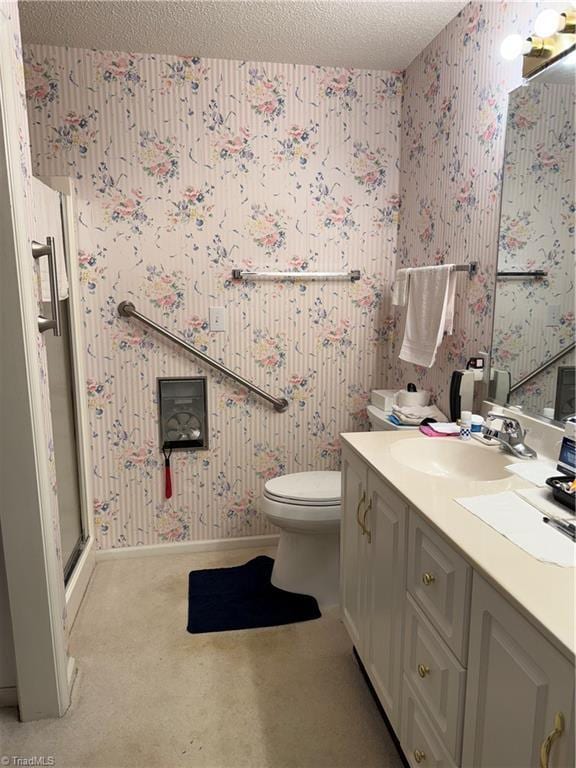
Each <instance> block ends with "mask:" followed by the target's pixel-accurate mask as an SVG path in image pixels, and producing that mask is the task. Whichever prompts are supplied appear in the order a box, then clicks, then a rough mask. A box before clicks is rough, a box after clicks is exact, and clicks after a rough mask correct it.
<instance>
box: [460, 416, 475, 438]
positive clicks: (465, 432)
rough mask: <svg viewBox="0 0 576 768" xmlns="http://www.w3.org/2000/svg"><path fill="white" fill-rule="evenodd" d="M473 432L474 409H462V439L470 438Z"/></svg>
mask: <svg viewBox="0 0 576 768" xmlns="http://www.w3.org/2000/svg"><path fill="white" fill-rule="evenodd" d="M471 432H472V411H462V413H461V414H460V440H470V433H471Z"/></svg>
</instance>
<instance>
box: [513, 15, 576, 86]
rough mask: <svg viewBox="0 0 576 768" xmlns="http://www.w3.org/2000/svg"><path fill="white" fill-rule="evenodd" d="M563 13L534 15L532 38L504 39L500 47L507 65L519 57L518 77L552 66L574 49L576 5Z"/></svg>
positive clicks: (529, 75) (514, 37) (533, 73)
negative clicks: (519, 70)
mask: <svg viewBox="0 0 576 768" xmlns="http://www.w3.org/2000/svg"><path fill="white" fill-rule="evenodd" d="M571 5H572V7H571V8H570V9H568V10H567V11H564V13H559V12H558V11H555V10H554V9H552V8H547V9H545V10H544V11H542V12H541V13H540V14H538V17H537V18H536V21H535V23H534V35H532V36H530V37H528V38H526V39H524V38H523V37H522V36H521V35H518V34H512V35H508V36H507V37H506V38H505V39H504V40H503V41H502V45H501V46H500V54H501V56H502V58H504V59H506V60H507V61H513V60H514V59H516V58H517V57H518V56H522V58H523V63H522V75H523V76H524V77H531V76H532V75H535V74H536V73H537V72H539V71H540V70H541V69H544V68H545V67H548V66H549V65H550V64H551V63H552V62H554V61H556V60H557V59H559V58H561V57H563V56H565V55H566V54H568V53H570V52H571V51H573V50H575V49H576V2H572V3H571Z"/></svg>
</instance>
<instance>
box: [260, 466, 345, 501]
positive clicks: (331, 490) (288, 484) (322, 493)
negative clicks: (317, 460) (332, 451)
mask: <svg viewBox="0 0 576 768" xmlns="http://www.w3.org/2000/svg"><path fill="white" fill-rule="evenodd" d="M264 492H265V494H266V496H268V497H269V498H271V499H274V498H275V499H278V500H280V501H283V502H288V503H290V502H292V503H294V504H304V505H306V504H309V505H312V506H318V505H322V504H325V505H335V504H340V495H341V485H340V472H296V473H295V474H293V475H282V476H281V477H274V478H273V479H272V480H268V482H267V483H266V485H265V486H264Z"/></svg>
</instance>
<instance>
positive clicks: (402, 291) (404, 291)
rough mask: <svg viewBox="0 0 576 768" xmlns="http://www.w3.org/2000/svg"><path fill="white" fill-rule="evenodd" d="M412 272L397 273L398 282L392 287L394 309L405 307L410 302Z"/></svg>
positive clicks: (406, 270)
mask: <svg viewBox="0 0 576 768" xmlns="http://www.w3.org/2000/svg"><path fill="white" fill-rule="evenodd" d="M411 271H412V270H411V269H399V270H398V271H397V272H396V280H395V281H394V284H393V285H392V305H393V306H394V307H404V306H405V305H406V302H407V301H408V292H409V290H410V272H411Z"/></svg>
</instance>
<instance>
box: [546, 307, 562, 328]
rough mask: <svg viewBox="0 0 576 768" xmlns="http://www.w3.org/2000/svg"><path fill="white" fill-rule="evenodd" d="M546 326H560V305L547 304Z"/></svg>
mask: <svg viewBox="0 0 576 768" xmlns="http://www.w3.org/2000/svg"><path fill="white" fill-rule="evenodd" d="M546 325H547V326H550V325H560V305H559V304H549V305H548V306H547V307H546Z"/></svg>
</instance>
